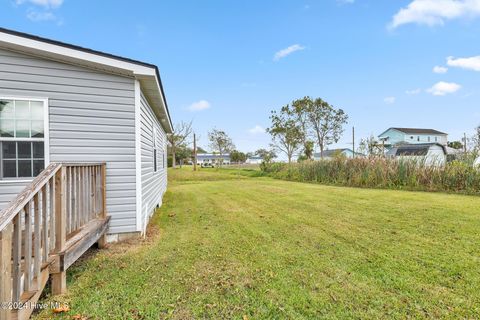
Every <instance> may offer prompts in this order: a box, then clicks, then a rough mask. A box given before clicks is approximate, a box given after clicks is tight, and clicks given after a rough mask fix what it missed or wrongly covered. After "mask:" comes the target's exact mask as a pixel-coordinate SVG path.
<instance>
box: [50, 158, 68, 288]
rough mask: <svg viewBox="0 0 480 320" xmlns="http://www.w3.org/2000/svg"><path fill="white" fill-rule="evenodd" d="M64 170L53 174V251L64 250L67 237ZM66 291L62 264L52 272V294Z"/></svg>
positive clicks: (65, 278)
mask: <svg viewBox="0 0 480 320" xmlns="http://www.w3.org/2000/svg"><path fill="white" fill-rule="evenodd" d="M65 180H66V170H65V167H62V168H61V169H60V171H58V172H57V174H56V175H55V199H54V201H55V213H54V214H55V253H57V254H59V253H61V252H62V251H63V250H65V243H66V238H67V231H66V227H67V225H66V209H67V200H66V181H65ZM66 292H67V275H66V272H65V270H63V266H61V267H60V272H58V273H54V274H52V294H54V295H57V294H64V293H66Z"/></svg>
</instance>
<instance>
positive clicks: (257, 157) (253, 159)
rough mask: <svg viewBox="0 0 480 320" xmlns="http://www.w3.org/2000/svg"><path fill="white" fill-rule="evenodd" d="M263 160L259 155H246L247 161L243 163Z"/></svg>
mask: <svg viewBox="0 0 480 320" xmlns="http://www.w3.org/2000/svg"><path fill="white" fill-rule="evenodd" d="M262 161H263V158H262V157H260V156H252V157H248V159H247V161H245V163H248V164H261V163H262Z"/></svg>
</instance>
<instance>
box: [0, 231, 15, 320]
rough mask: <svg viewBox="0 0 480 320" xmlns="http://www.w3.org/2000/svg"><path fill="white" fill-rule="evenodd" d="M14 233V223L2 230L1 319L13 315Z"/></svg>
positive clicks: (0, 240)
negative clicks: (11, 304)
mask: <svg viewBox="0 0 480 320" xmlns="http://www.w3.org/2000/svg"><path fill="white" fill-rule="evenodd" d="M12 233H13V224H12V223H11V222H10V223H9V224H8V226H7V227H6V228H5V229H4V230H3V231H1V232H0V303H1V305H0V320H10V319H11V316H12V312H11V310H10V309H9V308H8V305H7V304H8V303H10V302H12Z"/></svg>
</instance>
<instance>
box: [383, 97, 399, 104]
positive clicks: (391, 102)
mask: <svg viewBox="0 0 480 320" xmlns="http://www.w3.org/2000/svg"><path fill="white" fill-rule="evenodd" d="M396 100H397V98H395V97H386V98H385V99H383V102H385V103H386V104H394V103H395V101H396Z"/></svg>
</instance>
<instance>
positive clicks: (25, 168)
mask: <svg viewBox="0 0 480 320" xmlns="http://www.w3.org/2000/svg"><path fill="white" fill-rule="evenodd" d="M18 176H19V177H31V176H32V161H31V160H18Z"/></svg>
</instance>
